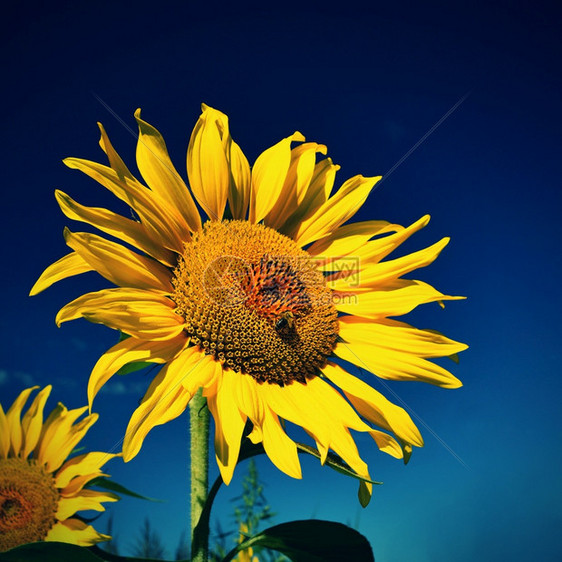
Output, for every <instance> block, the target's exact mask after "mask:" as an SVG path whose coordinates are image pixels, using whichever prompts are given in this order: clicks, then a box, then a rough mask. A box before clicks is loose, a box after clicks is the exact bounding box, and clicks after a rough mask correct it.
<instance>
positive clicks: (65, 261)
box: [29, 252, 94, 297]
mask: <svg viewBox="0 0 562 562" xmlns="http://www.w3.org/2000/svg"><path fill="white" fill-rule="evenodd" d="M87 271H94V268H93V267H92V266H91V265H90V264H89V263H88V262H87V261H85V260H84V258H83V257H82V256H81V255H80V254H77V253H76V252H70V254H67V255H66V256H64V257H62V258H61V259H60V260H57V261H56V262H55V263H53V264H51V265H50V266H49V267H48V268H47V269H45V271H43V273H42V274H41V276H40V277H39V279H37V281H36V282H35V285H33V287H32V288H31V291H29V296H30V297H32V296H33V295H37V294H38V293H40V292H41V291H44V290H45V289H47V288H48V287H50V286H51V285H52V284H53V283H56V282H57V281H61V280H62V279H66V278H67V277H73V276H74V275H79V274H80V273H86V272H87Z"/></svg>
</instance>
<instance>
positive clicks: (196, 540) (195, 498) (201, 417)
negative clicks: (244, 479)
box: [189, 389, 209, 562]
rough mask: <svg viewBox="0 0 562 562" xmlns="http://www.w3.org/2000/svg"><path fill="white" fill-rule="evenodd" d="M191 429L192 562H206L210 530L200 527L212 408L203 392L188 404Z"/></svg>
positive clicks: (205, 497)
mask: <svg viewBox="0 0 562 562" xmlns="http://www.w3.org/2000/svg"><path fill="white" fill-rule="evenodd" d="M189 410H190V415H189V417H190V428H191V562H207V559H208V554H209V527H208V525H206V526H198V523H199V519H200V518H201V513H202V511H203V506H204V505H205V502H206V500H207V490H208V487H209V409H208V408H207V400H206V399H205V398H204V397H203V394H202V391H201V389H199V391H198V392H197V394H196V395H195V396H194V397H193V398H192V399H191V401H190V403H189Z"/></svg>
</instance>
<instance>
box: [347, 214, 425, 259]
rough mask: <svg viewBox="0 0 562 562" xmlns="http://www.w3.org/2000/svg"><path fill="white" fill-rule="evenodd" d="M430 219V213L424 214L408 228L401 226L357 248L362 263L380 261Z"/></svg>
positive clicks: (423, 226)
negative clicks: (387, 234)
mask: <svg viewBox="0 0 562 562" xmlns="http://www.w3.org/2000/svg"><path fill="white" fill-rule="evenodd" d="M430 219H431V217H430V216H429V215H424V216H423V217H421V218H420V219H418V220H417V221H415V222H413V223H412V224H411V225H409V226H407V227H406V228H404V227H402V226H401V227H400V228H399V229H397V230H395V231H394V232H393V233H391V234H390V235H389V236H385V237H384V238H377V239H376V240H371V241H370V242H367V243H366V244H365V245H364V246H363V247H361V248H358V249H357V250H356V253H357V255H358V257H359V258H360V259H361V263H362V264H371V263H377V262H379V261H380V260H382V259H383V258H385V257H386V256H388V254H390V253H391V252H393V251H394V250H395V249H396V248H398V246H400V244H402V243H403V242H405V241H406V240H407V239H408V238H410V236H412V234H415V233H416V232H418V231H419V230H421V229H422V228H425V227H426V226H427V225H428V224H429V220H430Z"/></svg>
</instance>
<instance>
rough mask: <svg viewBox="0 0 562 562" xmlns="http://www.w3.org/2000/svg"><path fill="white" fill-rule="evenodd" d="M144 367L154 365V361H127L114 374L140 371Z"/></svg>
mask: <svg viewBox="0 0 562 562" xmlns="http://www.w3.org/2000/svg"><path fill="white" fill-rule="evenodd" d="M145 367H154V363H150V362H149V361H137V362H135V363H127V364H126V365H123V366H122V367H121V368H120V369H119V370H118V371H117V372H116V373H115V374H116V375H128V374H129V373H134V372H135V371H140V370H141V369H144V368H145Z"/></svg>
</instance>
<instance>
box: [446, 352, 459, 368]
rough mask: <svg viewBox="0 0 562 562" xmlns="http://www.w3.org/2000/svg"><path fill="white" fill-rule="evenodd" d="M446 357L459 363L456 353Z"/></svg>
mask: <svg viewBox="0 0 562 562" xmlns="http://www.w3.org/2000/svg"><path fill="white" fill-rule="evenodd" d="M447 357H448V358H449V359H451V361H454V362H455V363H456V364H457V365H458V364H459V354H458V353H453V354H452V355H447Z"/></svg>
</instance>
